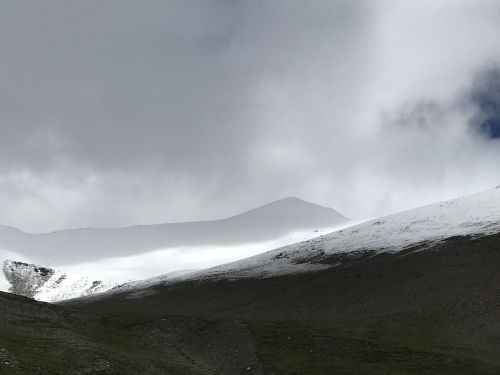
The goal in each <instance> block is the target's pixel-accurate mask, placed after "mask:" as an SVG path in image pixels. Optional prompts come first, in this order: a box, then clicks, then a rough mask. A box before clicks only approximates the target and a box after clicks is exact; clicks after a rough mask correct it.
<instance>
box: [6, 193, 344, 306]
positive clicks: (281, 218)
mask: <svg viewBox="0 0 500 375" xmlns="http://www.w3.org/2000/svg"><path fill="white" fill-rule="evenodd" d="M349 223H350V221H349V220H348V219H346V218H345V217H343V216H342V215H340V214H339V213H338V212H336V211H335V210H333V209H331V208H327V207H322V206H319V205H316V204H313V203H309V202H305V201H303V200H300V199H298V198H285V199H282V200H279V201H276V202H272V203H269V204H266V205H264V206H261V207H258V208H256V209H254V210H251V211H249V212H246V213H243V214H241V215H237V216H233V217H230V218H227V219H222V220H215V221H203V222H188V223H173V224H159V225H146V226H133V227H126V228H115V229H90V228H89V229H76V230H63V231H57V232H52V233H45V234H29V233H24V232H22V231H19V230H17V229H15V228H11V227H6V226H0V262H1V261H4V260H5V259H14V260H16V261H20V262H23V263H27V264H43V265H45V266H46V267H50V268H53V269H58V270H60V272H63V273H65V274H66V275H67V277H68V278H69V275H71V278H72V280H73V282H75V283H76V284H75V285H81V288H83V289H84V288H86V287H87V284H86V282H83V283H81V282H77V281H78V280H101V279H102V278H103V275H104V277H105V278H106V280H110V281H113V282H117V283H123V282H126V281H130V280H135V279H144V278H147V277H152V276H156V275H159V274H165V273H169V272H172V271H177V270H182V269H202V268H206V267H211V266H214V265H218V264H224V263H227V262H230V261H234V260H237V259H242V258H245V257H248V256H251V255H255V254H258V253H261V252H263V251H266V250H268V249H271V248H275V247H278V246H282V245H285V244H290V243H295V242H298V241H301V240H304V239H308V238H312V237H316V236H317V235H319V234H321V233H328V232H331V231H332V230H333V229H335V228H337V227H342V226H345V225H349ZM47 285H49V284H47ZM66 286H67V287H68V288H69V289H70V290H71V289H72V287H70V286H69V284H66ZM8 287H9V283H8V282H7V280H6V279H5V278H3V277H2V275H0V290H7V288H8ZM68 288H67V289H68ZM73 289H74V288H73ZM60 290H62V289H60ZM73 294H74V293H73ZM40 295H41V294H38V295H37V298H38V296H40ZM51 298H52V297H51Z"/></svg>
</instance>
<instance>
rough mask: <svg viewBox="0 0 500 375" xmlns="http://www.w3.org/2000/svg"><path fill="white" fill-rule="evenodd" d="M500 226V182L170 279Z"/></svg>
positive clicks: (272, 266)
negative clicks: (476, 190) (473, 191)
mask: <svg viewBox="0 0 500 375" xmlns="http://www.w3.org/2000/svg"><path fill="white" fill-rule="evenodd" d="M498 232H500V187H499V188H495V189H493V190H489V191H486V192H482V193H477V194H474V195H469V196H465V197H461V198H458V199H452V200H448V201H444V202H439V203H435V204H431V205H428V206H424V207H419V208H416V209H412V210H409V211H405V212H401V213H397V214H393V215H389V216H385V217H381V218H378V219H374V220H370V221H367V222H364V223H362V224H359V225H354V226H351V227H348V228H347V229H343V230H339V231H336V232H333V233H330V234H327V235H323V236H320V237H317V238H314V239H310V240H308V241H305V242H301V243H297V244H293V245H289V246H285V247H281V248H278V249H275V250H271V251H268V252H266V253H263V254H260V255H256V256H253V257H250V258H247V259H243V260H240V261H236V262H233V263H229V264H225V265H222V266H217V267H213V268H210V269H206V270H202V271H198V272H194V273H190V274H188V275H184V276H180V277H178V278H174V279H173V280H172V279H170V280H169V281H168V282H177V281H182V280H189V279H213V278H228V279H235V278H245V277H248V278H250V277H269V276H275V275H282V274H288V273H299V272H308V271H315V270H321V269H324V268H327V267H331V265H323V264H318V263H311V262H308V261H307V260H308V259H312V258H314V257H318V256H325V255H326V256H328V255H331V254H332V255H333V254H338V253H347V252H353V251H365V250H374V251H377V252H397V251H401V250H404V249H407V248H409V247H412V246H414V245H417V244H419V243H424V242H425V243H429V244H431V243H436V242H439V241H442V240H444V239H447V238H450V237H453V236H464V235H474V236H482V235H487V234H494V233H498ZM160 282H165V281H162V280H161V278H156V279H154V280H151V281H150V282H148V281H142V282H137V283H129V284H126V285H123V286H121V287H119V288H116V289H115V291H117V292H119V291H127V290H140V289H143V288H145V287H148V286H151V285H152V284H157V283H160Z"/></svg>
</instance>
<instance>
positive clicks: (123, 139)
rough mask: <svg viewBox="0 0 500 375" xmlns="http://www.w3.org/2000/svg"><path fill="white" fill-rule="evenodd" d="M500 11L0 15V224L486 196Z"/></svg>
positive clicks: (497, 180)
mask: <svg viewBox="0 0 500 375" xmlns="http://www.w3.org/2000/svg"><path fill="white" fill-rule="evenodd" d="M499 40H500V3H499V2H498V1H487V0H485V1H481V0H476V1H470V0H464V1H458V0H456V1H445V0H442V1H436V0H429V1H422V0H419V1H412V2H410V1H389V0H388V1H375V0H374V1H352V0H346V1H334V0H330V1H319V0H318V1H299V0H297V1H277V0H274V1H250V0H249V1H236V0H225V1H223V0H219V1H216V0H213V1H209V0H199V1H185V0H179V1H150V0H141V1H125V0H108V1H100V0H85V1H67V0H60V1H51V0H48V1H16V0H11V1H2V2H0V83H1V85H0V223H1V224H5V225H11V226H15V227H18V228H21V229H24V230H27V231H49V230H56V229H62V228H73V227H85V226H93V227H96V226H97V227H101V226H106V227H107V226H122V225H130V224H148V223H160V222H174V221H186V220H196V219H211V218H218V217H224V216H228V215H231V214H235V213H239V212H240V211H244V210H246V209H250V208H253V207H255V206H257V205H259V204H262V203H265V202H268V201H272V200H276V199H279V198H282V197H286V196H297V197H300V198H303V199H306V200H310V201H313V202H316V203H319V204H323V205H327V206H330V207H333V208H335V209H337V210H338V211H340V212H341V213H343V214H344V215H346V216H350V217H357V218H359V217H367V216H370V217H371V216H376V215H380V214H385V213H389V212H394V211H398V210H402V209H406V208H410V207H414V206H418V205H421V204H425V203H429V202H433V201H437V200H441V199H445V198H452V197H455V196H459V195H463V194H466V193H471V192H475V191H479V190H484V189H488V188H491V187H494V186H496V185H500V115H499V113H500V109H499V108H500V106H499V102H500V70H499V67H500V42H499Z"/></svg>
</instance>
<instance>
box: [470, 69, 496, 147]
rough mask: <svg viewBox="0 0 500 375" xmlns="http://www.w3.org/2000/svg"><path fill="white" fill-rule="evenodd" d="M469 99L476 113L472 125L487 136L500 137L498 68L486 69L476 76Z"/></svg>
mask: <svg viewBox="0 0 500 375" xmlns="http://www.w3.org/2000/svg"><path fill="white" fill-rule="evenodd" d="M471 91H472V92H471V94H470V99H471V102H472V104H473V105H474V106H475V108H476V111H477V114H476V117H475V118H474V119H473V125H475V126H476V127H477V129H478V130H479V131H480V132H481V133H482V134H483V135H484V136H486V137H488V138H492V139H495V138H500V69H499V68H498V67H497V68H490V69H487V70H485V71H483V72H481V74H480V75H479V77H477V79H476V80H475V82H474V87H473V89H472V90H471Z"/></svg>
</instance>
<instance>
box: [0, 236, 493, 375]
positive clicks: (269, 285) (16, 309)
mask: <svg viewBox="0 0 500 375" xmlns="http://www.w3.org/2000/svg"><path fill="white" fill-rule="evenodd" d="M315 261H320V262H333V263H339V264H338V265H337V266H335V267H333V268H331V269H328V270H324V271H320V272H315V273H304V274H298V275H288V276H281V277H274V278H267V279H242V280H236V281H221V280H219V281H203V282H200V281H189V282H184V283H177V284H172V285H170V284H165V285H163V286H162V285H159V286H155V287H154V288H151V289H148V290H146V291H143V292H142V293H141V294H138V295H131V294H129V293H121V294H112V295H104V296H101V297H95V298H92V299H82V300H73V301H68V302H66V303H64V304H60V305H47V304H43V303H38V302H34V301H32V300H29V299H25V298H20V297H15V296H12V295H9V294H1V295H0V299H1V301H0V358H2V362H3V364H1V365H0V373H5V374H32V373H37V374H71V373H74V374H84V373H89V374H191V373H192V374H454V375H455V374H467V375H468V374H492V375H493V374H499V373H500V272H499V271H498V270H499V269H500V235H491V236H486V237H482V238H477V239H474V238H471V237H455V238H450V239H448V240H447V241H445V242H443V243H440V244H438V245H433V246H431V247H428V246H426V245H425V244H421V245H419V246H417V247H414V248H412V249H409V250H406V251H404V252H400V253H397V254H388V253H383V254H378V255H377V254H375V253H372V252H365V253H363V254H356V256H351V257H342V258H338V257H337V258H331V257H330V258H323V259H316V260H315Z"/></svg>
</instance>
